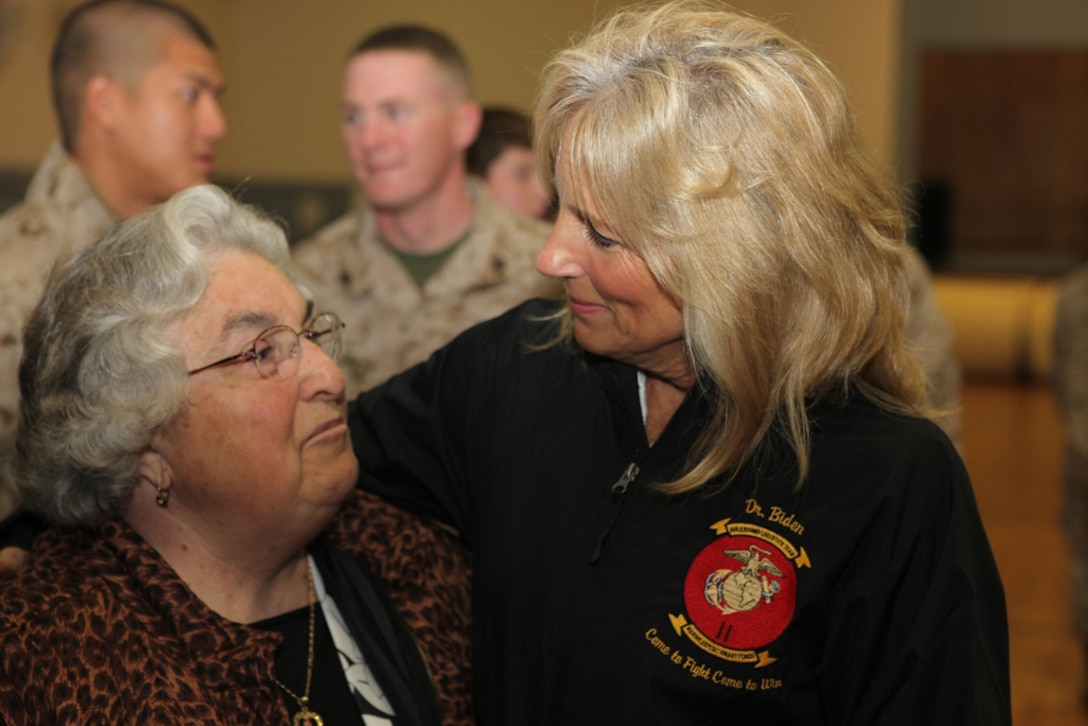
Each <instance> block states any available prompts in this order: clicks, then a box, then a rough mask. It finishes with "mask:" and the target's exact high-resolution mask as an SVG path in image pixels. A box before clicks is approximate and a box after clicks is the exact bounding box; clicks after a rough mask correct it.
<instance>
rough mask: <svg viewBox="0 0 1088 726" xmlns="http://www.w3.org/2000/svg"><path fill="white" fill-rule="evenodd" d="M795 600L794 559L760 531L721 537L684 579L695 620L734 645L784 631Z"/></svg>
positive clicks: (757, 643) (746, 645)
mask: <svg viewBox="0 0 1088 726" xmlns="http://www.w3.org/2000/svg"><path fill="white" fill-rule="evenodd" d="M796 601H797V575H796V570H795V569H794V567H793V563H792V562H791V561H790V560H789V558H787V557H786V555H784V554H783V553H782V551H781V550H779V549H778V547H776V546H775V545H773V544H771V543H770V542H767V541H766V540H762V539H759V538H757V537H743V536H742V537H732V536H723V537H719V538H718V539H716V540H714V541H713V542H712V543H711V544H709V545H707V546H706V547H705V548H703V551H702V552H700V553H699V554H698V555H697V556H696V557H695V559H694V561H692V563H691V567H689V568H688V575H687V578H686V579H685V580H684V604H685V605H686V607H687V613H688V617H689V618H690V619H691V622H692V623H693V624H694V625H695V627H697V628H698V629H699V631H700V632H702V633H703V635H705V636H706V637H708V638H710V639H711V640H713V641H714V642H715V643H718V644H719V645H722V646H725V647H726V648H732V649H735V650H754V649H756V648H762V647H763V646H765V645H767V644H768V643H770V642H771V641H773V640H774V639H775V638H777V637H778V636H779V635H781V634H782V631H783V630H785V629H786V626H787V625H789V622H790V619H791V618H792V617H793V610H794V605H795V603H796Z"/></svg>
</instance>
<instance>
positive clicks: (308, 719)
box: [272, 558, 325, 726]
mask: <svg viewBox="0 0 1088 726" xmlns="http://www.w3.org/2000/svg"><path fill="white" fill-rule="evenodd" d="M306 584H307V586H308V588H309V595H310V648H309V652H308V654H307V656H306V690H305V691H304V692H303V694H302V696H301V697H299V696H298V695H296V694H295V692H294V691H292V690H291V689H290V688H288V687H287V686H285V685H283V681H281V680H280V679H279V678H276V677H275V676H273V678H272V680H274V681H275V682H276V685H277V686H279V687H280V688H282V689H283V690H284V692H286V693H287V695H288V696H290V697H291V698H293V699H295V700H296V701H297V702H298V708H299V711H298V713H296V714H295V717H294V718H293V719H292V720H291V723H292V724H294V726H325V722H324V721H322V720H321V717H320V716H318V715H317V714H316V713H314V712H313V711H311V710H310V706H309V701H310V680H311V679H312V678H313V675H314V622H315V617H314V609H315V604H316V601H317V597H316V596H315V595H314V573H313V571H312V570H311V569H310V561H309V558H307V560H306Z"/></svg>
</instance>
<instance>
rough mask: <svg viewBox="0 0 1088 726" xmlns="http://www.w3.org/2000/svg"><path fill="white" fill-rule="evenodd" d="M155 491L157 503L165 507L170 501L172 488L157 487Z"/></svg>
mask: <svg viewBox="0 0 1088 726" xmlns="http://www.w3.org/2000/svg"><path fill="white" fill-rule="evenodd" d="M155 492H156V494H155V504H158V505H159V506H160V507H165V506H166V505H167V503H168V502H169V501H170V490H169V489H160V488H159V487H155Z"/></svg>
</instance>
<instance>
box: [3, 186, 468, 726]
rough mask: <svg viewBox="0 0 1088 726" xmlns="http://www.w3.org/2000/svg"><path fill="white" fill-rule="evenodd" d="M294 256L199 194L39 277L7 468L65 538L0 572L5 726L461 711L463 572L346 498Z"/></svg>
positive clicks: (323, 360)
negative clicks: (290, 266) (12, 570)
mask: <svg viewBox="0 0 1088 726" xmlns="http://www.w3.org/2000/svg"><path fill="white" fill-rule="evenodd" d="M287 263H288V248H287V243H286V241H285V238H284V235H283V233H282V232H281V231H280V230H279V229H278V228H277V227H276V226H275V225H274V224H272V223H271V222H270V221H268V220H267V219H265V218H263V217H261V216H259V215H258V214H256V213H255V212H254V211H252V210H250V209H248V208H245V207H242V206H240V205H237V204H235V203H234V202H233V201H232V200H231V199H230V198H229V197H228V196H227V195H226V194H224V193H223V192H222V191H220V190H218V189H216V188H214V187H208V186H205V187H197V188H194V189H191V190H189V191H186V192H183V193H181V194H179V195H178V196H176V197H175V198H173V199H172V200H171V201H169V202H168V203H166V204H164V205H162V206H161V207H158V208H156V209H153V210H152V211H150V212H148V213H146V214H145V215H142V216H140V217H137V218H135V219H132V220H130V221H127V222H124V223H122V224H121V225H120V226H118V227H116V228H115V229H114V230H112V231H111V232H110V233H108V234H107V235H106V236H105V237H104V238H103V239H102V240H100V241H99V242H98V243H96V244H95V245H93V246H92V247H90V248H88V249H87V250H85V251H84V252H83V253H81V254H79V255H78V256H77V257H75V258H74V259H72V260H71V261H69V262H67V263H65V264H62V265H60V266H59V267H58V268H57V269H56V270H54V272H53V274H52V276H51V278H50V280H49V282H48V285H47V289H46V292H45V294H44V297H43V299H42V301H41V302H40V304H39V305H38V307H37V309H36V311H35V313H34V315H33V317H32V318H31V319H30V320H29V322H28V324H27V329H26V335H25V342H26V348H25V350H26V353H25V356H24V359H23V362H22V366H21V368H20V387H21V394H22V402H21V420H20V427H19V435H18V445H17V452H18V454H17V459H16V467H17V468H16V471H17V475H18V481H19V484H20V487H21V493H22V495H23V497H24V501H25V503H26V506H27V507H29V508H30V509H32V510H34V511H36V512H38V513H40V514H41V515H43V516H44V517H45V518H46V519H47V520H49V521H50V522H52V523H53V524H55V525H56V527H55V528H53V529H51V530H48V531H46V532H45V533H43V534H41V535H40V536H38V538H37V539H36V541H35V543H34V549H33V551H32V553H31V559H30V563H29V564H28V565H27V566H25V567H23V568H21V569H20V570H19V572H18V573H16V574H15V575H14V576H13V577H11V578H8V579H7V580H5V581H4V582H3V583H0V643H2V646H3V647H2V649H0V653H2V655H0V720H3V721H6V722H7V723H12V724H15V723H18V724H30V723H42V724H45V723H50V724H52V723H59V722H64V723H77V722H78V723H100V722H101V723H127V724H135V723H224V724H225V723H260V724H274V723H283V724H286V723H288V722H289V721H291V718H292V715H293V716H294V723H296V724H300V723H302V724H317V723H325V724H334V723H355V724H358V723H360V720H362V722H365V723H367V724H397V725H398V726H399V725H400V724H437V723H439V722H440V720H442V721H445V722H446V723H468V722H471V706H470V704H469V702H468V699H467V691H468V687H467V684H466V682H465V681H464V673H463V672H462V670H461V669H462V668H463V667H464V666H465V665H466V663H465V661H466V660H467V659H468V658H469V654H468V650H467V647H466V642H467V620H466V617H467V604H468V599H467V591H466V586H465V581H464V575H465V572H466V571H465V569H464V568H463V567H461V566H460V563H459V562H458V560H457V557H456V549H455V548H454V547H453V546H452V544H451V542H450V541H449V540H448V539H447V538H446V537H445V536H444V535H442V534H439V533H438V532H436V531H433V530H431V529H430V528H428V527H426V526H424V525H423V524H422V523H420V522H417V521H414V520H409V519H407V518H406V515H401V514H397V513H396V512H395V511H393V510H390V509H389V508H388V507H383V506H382V505H381V504H379V503H377V502H376V501H374V499H373V498H372V497H370V496H369V495H368V497H363V496H361V493H356V490H355V481H356V472H357V463H356V460H355V457H354V455H353V453H352V449H351V444H350V441H349V437H348V429H347V424H346V420H345V409H346V402H345V394H344V379H343V376H342V375H341V373H340V370H339V368H338V367H337V365H336V363H335V360H334V359H335V356H336V354H337V351H338V349H339V343H340V322H339V319H338V318H337V317H336V315H334V314H332V313H328V312H322V313H315V311H314V310H312V309H311V306H310V305H309V304H308V303H307V300H306V299H305V298H304V296H303V295H302V294H301V293H300V291H299V290H298V289H297V288H296V287H295V285H294V284H293V283H292V282H291V281H290V279H289V278H288V276H287V275H286V274H285V268H286V266H287ZM315 538H316V539H315ZM372 569H373V570H374V571H375V572H376V574H372V572H371V570H372ZM382 578H384V579H386V580H388V581H389V586H390V592H388V593H387V591H386V589H385V586H384V585H383V584H382ZM390 595H391V599H390ZM402 616H403V617H404V618H405V619H406V620H407V624H408V626H409V627H406V626H405V624H404V623H403V622H402V619H401V618H402ZM409 628H410V629H409ZM417 637H418V639H419V640H418V644H417V640H416V638H417ZM432 673H433V674H434V680H433V681H432V677H431V674H432ZM440 704H441V705H440Z"/></svg>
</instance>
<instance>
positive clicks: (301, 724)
mask: <svg viewBox="0 0 1088 726" xmlns="http://www.w3.org/2000/svg"><path fill="white" fill-rule="evenodd" d="M291 723H292V724H294V726H325V722H324V721H322V720H321V717H320V716H318V715H317V714H316V713H314V712H313V711H311V710H310V709H308V708H303V709H302V710H301V711H299V712H298V713H296V714H295V717H294V718H293V719H291Z"/></svg>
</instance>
